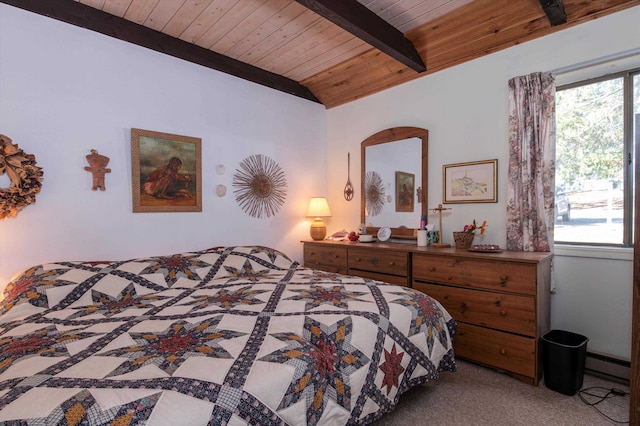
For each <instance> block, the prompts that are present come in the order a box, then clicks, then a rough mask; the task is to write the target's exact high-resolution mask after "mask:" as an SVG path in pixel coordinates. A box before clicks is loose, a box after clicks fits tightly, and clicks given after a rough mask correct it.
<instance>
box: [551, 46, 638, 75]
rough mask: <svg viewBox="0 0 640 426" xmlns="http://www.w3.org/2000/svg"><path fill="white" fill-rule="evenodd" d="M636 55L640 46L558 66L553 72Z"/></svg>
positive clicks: (561, 71)
mask: <svg viewBox="0 0 640 426" xmlns="http://www.w3.org/2000/svg"><path fill="white" fill-rule="evenodd" d="M636 55H640V47H637V48H635V49H630V50H625V51H623V52H618V53H613V54H611V55H607V56H602V57H600V58H596V59H591V60H589V61H584V62H580V63H577V64H573V65H568V66H566V67H561V68H556V69H555V70H552V71H551V72H552V73H553V74H564V73H568V72H572V71H577V70H580V69H583V68H588V67H592V66H594V65H600V64H604V63H607V62H611V61H615V60H618V59H624V58H628V57H631V56H636Z"/></svg>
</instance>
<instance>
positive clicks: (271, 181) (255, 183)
mask: <svg viewBox="0 0 640 426" xmlns="http://www.w3.org/2000/svg"><path fill="white" fill-rule="evenodd" d="M232 185H233V187H234V191H233V193H234V194H235V195H236V201H237V202H238V204H239V205H240V207H241V208H242V210H244V212H245V213H247V214H248V215H249V216H252V217H257V218H259V219H262V218H263V217H271V216H275V215H276V213H278V210H280V207H281V206H282V205H283V204H284V201H285V198H286V196H287V180H286V178H285V176H284V171H282V169H281V168H280V166H279V165H278V163H276V162H275V161H273V160H272V159H271V158H269V157H267V156H265V155H261V154H257V155H252V156H250V157H247V158H245V159H244V160H243V161H242V163H240V168H239V169H238V170H236V173H235V174H234V175H233V182H232Z"/></svg>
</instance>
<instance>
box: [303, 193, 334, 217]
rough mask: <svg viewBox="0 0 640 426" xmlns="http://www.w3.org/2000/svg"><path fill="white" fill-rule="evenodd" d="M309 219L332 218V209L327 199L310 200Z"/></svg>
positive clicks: (316, 198) (314, 198)
mask: <svg viewBox="0 0 640 426" xmlns="http://www.w3.org/2000/svg"><path fill="white" fill-rule="evenodd" d="M307 217H331V209H329V203H327V199H326V198H325V197H313V198H312V199H310V200H309V207H308V208H307Z"/></svg>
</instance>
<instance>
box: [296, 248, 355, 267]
mask: <svg viewBox="0 0 640 426" xmlns="http://www.w3.org/2000/svg"><path fill="white" fill-rule="evenodd" d="M304 266H306V267H307V268H314V269H322V270H325V271H329V272H337V273H341V274H346V273H347V248H346V247H336V246H324V247H323V246H321V245H312V244H305V245H304Z"/></svg>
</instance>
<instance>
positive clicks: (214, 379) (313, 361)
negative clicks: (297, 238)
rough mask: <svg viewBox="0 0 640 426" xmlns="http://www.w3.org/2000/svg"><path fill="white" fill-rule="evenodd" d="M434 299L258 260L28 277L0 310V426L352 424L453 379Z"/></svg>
mask: <svg viewBox="0 0 640 426" xmlns="http://www.w3.org/2000/svg"><path fill="white" fill-rule="evenodd" d="M455 333H456V323H455V322H454V320H453V319H452V318H451V316H450V315H449V313H448V312H447V311H446V310H445V309H444V308H443V307H442V306H441V305H440V304H439V303H438V302H437V301H436V300H434V299H432V298H431V297H429V296H428V295H425V294H423V293H420V292H418V291H415V290H413V289H409V288H403V287H398V286H395V285H391V284H386V283H383V282H380V281H374V280H371V279H368V278H361V277H355V276H348V275H340V274H332V273H327V272H323V271H317V270H313V269H308V268H304V267H302V266H301V265H299V264H298V263H297V262H294V261H292V260H291V259H290V258H289V257H288V256H287V255H285V254H284V253H282V252H280V251H278V250H274V249H271V248H268V247H261V246H234V247H217V248H212V249H207V250H202V251H195V252H189V253H180V254H172V255H168V256H155V257H149V258H139V259H132V260H126V261H118V262H57V263H50V264H43V265H38V266H34V267H32V268H29V269H27V270H25V271H23V272H22V273H20V274H18V275H17V276H16V278H14V279H13V280H12V281H11V282H10V283H9V284H8V285H7V286H6V288H5V290H4V299H3V301H2V302H1V303H0V424H6V425H62V424H64V425H103V424H118V425H175V424H189V425H248V424H252V425H253V424H263V425H340V424H344V425H351V424H353V425H358V424H369V423H371V422H373V421H375V420H377V419H378V418H380V417H381V416H382V415H384V413H386V412H389V411H391V410H392V409H393V408H394V407H395V405H396V404H397V402H398V399H399V398H400V396H401V395H402V393H404V392H405V391H406V390H407V389H409V388H410V387H412V386H415V385H418V384H421V383H425V382H427V381H430V380H434V379H436V378H437V377H438V376H439V374H440V372H441V371H455V368H456V367H455V360H454V353H453V339H454V337H455Z"/></svg>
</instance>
